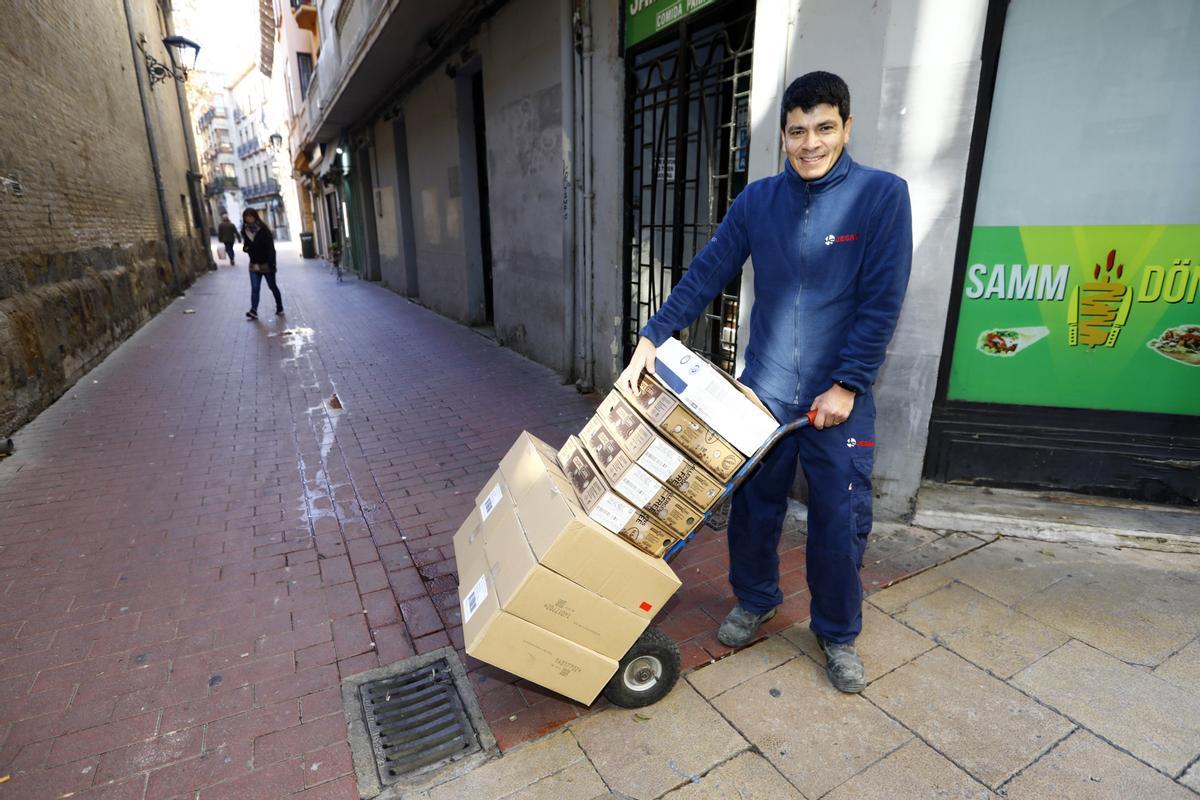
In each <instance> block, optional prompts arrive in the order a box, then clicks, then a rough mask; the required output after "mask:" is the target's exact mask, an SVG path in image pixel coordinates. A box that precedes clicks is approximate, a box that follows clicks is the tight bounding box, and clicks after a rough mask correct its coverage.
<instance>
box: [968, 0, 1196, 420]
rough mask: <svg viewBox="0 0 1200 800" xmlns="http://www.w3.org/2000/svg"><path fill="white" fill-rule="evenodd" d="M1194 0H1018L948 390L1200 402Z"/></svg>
mask: <svg viewBox="0 0 1200 800" xmlns="http://www.w3.org/2000/svg"><path fill="white" fill-rule="evenodd" d="M1196 41H1200V4H1197V3H1196V2H1194V0H1103V1H1102V2H1095V3H1090V2H1080V1H1079V0H1012V1H1011V2H1010V4H1009V6H1008V11H1007V17H1006V20H1005V26H1004V36H1003V39H1002V43H1001V51H1000V62H999V67H998V71H997V75H996V86H995V94H994V100H993V107H992V112H991V117H990V122H989V127H988V135H987V145H986V151H985V153H984V159H983V170H982V175H981V179H980V186H979V194H978V203H977V207H976V214H975V220H974V228H973V230H972V236H971V244H970V251H969V255H968V258H967V262H966V266H965V269H966V274H965V276H964V281H963V291H962V296H961V304H960V309H959V316H958V326H957V333H956V336H955V341H954V349H953V355H952V362H951V371H950V381H949V386H948V390H947V397H948V399H950V400H966V401H974V402H989V403H1005V404H1018V405H1035V406H1053V407H1061V408H1084V409H1087V408H1091V409H1110V410H1124V411H1141V412H1152V413H1164V414H1184V415H1200V179H1198V178H1197V176H1200V147H1197V144H1196V142H1197V141H1198V139H1197V131H1200V100H1198V98H1200V59H1196V58H1189V57H1187V53H1189V52H1190V51H1191V50H1192V49H1193V45H1194V43H1195V42H1196Z"/></svg>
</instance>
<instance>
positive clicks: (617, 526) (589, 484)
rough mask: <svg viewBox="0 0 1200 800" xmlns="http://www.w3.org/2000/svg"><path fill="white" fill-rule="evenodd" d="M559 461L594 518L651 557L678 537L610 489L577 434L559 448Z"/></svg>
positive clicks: (580, 499)
mask: <svg viewBox="0 0 1200 800" xmlns="http://www.w3.org/2000/svg"><path fill="white" fill-rule="evenodd" d="M558 461H559V463H560V464H562V466H563V470H564V471H565V472H566V473H567V478H568V479H569V480H570V481H571V486H572V487H573V488H574V489H575V496H576V497H578V498H579V502H580V503H581V504H582V505H583V508H584V510H585V511H586V512H587V515H588V516H589V517H591V518H592V519H593V520H595V521H596V522H599V523H600V524H601V525H603V526H604V527H605V528H607V529H608V530H610V531H612V532H613V533H615V534H617V535H619V536H621V537H622V538H624V539H627V540H629V541H630V542H633V543H634V544H635V545H637V546H638V547H640V548H641V549H643V550H645V551H646V552H647V553H649V554H650V555H652V556H661V555H662V554H663V553H665V552H666V551H667V550H668V549H669V548H670V547H671V545H673V544H675V541H676V539H677V538H678V537H676V536H675V534H673V533H671V532H669V531H668V530H666V529H665V528H663V527H662V526H660V525H659V524H658V520H657V519H656V518H655V517H654V516H653V515H652V514H651V513H650V512H649V511H644V510H642V509H640V508H638V507H637V506H635V505H633V504H632V503H630V502H628V501H626V500H625V499H624V498H623V497H621V495H619V494H617V493H616V492H615V491H613V489H612V488H611V487H610V486H609V485H608V483H607V482H605V480H604V477H603V475H601V474H600V468H599V467H598V466H596V463H595V462H594V461H592V458H591V456H589V455H588V452H587V448H586V447H584V445H583V442H581V441H580V440H579V438H578V437H576V436H572V437H570V438H568V439H567V443H566V444H565V445H563V447H562V449H561V450H559V451H558ZM651 480H653V479H651Z"/></svg>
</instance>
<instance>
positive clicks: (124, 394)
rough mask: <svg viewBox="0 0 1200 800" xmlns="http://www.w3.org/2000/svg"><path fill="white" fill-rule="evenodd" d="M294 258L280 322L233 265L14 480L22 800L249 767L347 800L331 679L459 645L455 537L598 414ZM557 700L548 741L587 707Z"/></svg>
mask: <svg viewBox="0 0 1200 800" xmlns="http://www.w3.org/2000/svg"><path fill="white" fill-rule="evenodd" d="M239 256H240V254H239ZM241 258H243V259H244V256H241ZM280 261H281V265H280V278H279V282H280V286H281V289H282V291H283V294H284V301H285V304H286V310H287V314H286V316H284V317H275V316H273V315H272V313H271V312H272V311H273V303H272V300H271V298H270V294H269V292H267V291H266V287H265V286H264V292H263V294H264V302H263V303H262V305H261V306H260V308H259V311H260V312H261V314H262V316H261V317H260V319H259V321H258V322H249V321H247V320H246V319H245V318H244V317H243V314H244V313H245V311H246V308H247V307H248V305H249V304H248V286H247V283H248V282H247V279H246V272H245V262H244V261H243V260H240V261H239V263H238V265H237V267H236V268H235V269H230V268H229V267H228V266H226V267H224V268H222V269H221V270H220V271H218V272H216V273H210V274H209V275H207V276H205V277H203V278H201V279H200V280H199V281H198V282H197V283H196V284H195V285H194V286H193V287H192V288H191V290H190V291H189V292H188V293H187V296H186V297H184V298H180V299H178V300H177V301H175V302H174V303H173V304H172V305H170V306H169V307H168V308H167V309H166V310H165V311H163V312H162V313H161V314H160V315H159V316H158V317H156V318H155V319H153V320H152V321H151V322H149V323H148V324H147V325H146V326H144V327H143V328H142V329H141V330H139V331H138V332H137V333H136V334H135V335H134V336H133V337H132V338H131V339H129V341H127V342H126V343H124V344H123V345H122V346H121V347H120V348H119V349H118V350H117V351H116V352H115V353H113V354H112V355H111V356H110V357H109V358H108V359H106V360H105V361H104V362H103V363H102V364H101V365H100V366H98V367H97V368H96V369H95V370H93V371H92V372H91V373H89V374H88V375H87V376H86V377H85V378H84V379H83V380H82V381H80V382H79V383H78V384H77V385H76V386H74V387H73V388H72V389H71V390H70V391H69V392H68V393H67V394H66V395H65V396H63V397H62V398H60V399H59V400H58V402H56V403H55V404H54V405H53V406H52V407H51V408H49V409H48V410H46V411H45V412H44V413H42V414H41V415H40V416H38V417H37V419H36V420H35V421H34V422H32V423H31V424H29V425H27V426H26V427H25V428H23V429H22V430H20V431H19V432H18V434H17V435H16V436H15V437H14V438H15V443H16V453H15V455H13V456H12V457H10V458H8V459H5V460H3V461H0V487H2V488H0V509H2V512H0V513H2V516H0V582H2V583H0V586H2V587H3V604H2V607H3V611H2V612H0V659H3V660H0V706H2V707H3V709H4V713H3V715H2V716H0V721H2V722H4V723H6V724H5V725H4V726H3V727H0V737H3V745H2V749H0V764H4V765H7V767H6V769H5V771H4V772H5V774H11V775H13V784H12V785H11V788H14V789H15V788H16V786H19V785H20V786H25V787H27V788H25V789H23V790H21V791H20V792H19V793H18V795H19V796H21V797H58V796H59V795H60V794H63V793H66V792H70V791H75V792H76V793H77V794H76V795H75V796H79V797H87V796H91V795H88V794H87V793H86V792H83V790H84V789H85V788H86V787H88V786H90V785H91V784H93V782H94V783H96V784H102V783H105V782H107V781H111V780H113V779H118V780H120V779H124V778H126V777H132V781H131V787H132V786H134V785H136V786H139V787H140V786H141V785H142V783H143V782H145V781H146V773H147V771H149V772H150V776H149V791H148V793H147V795H146V796H148V797H168V796H174V795H176V794H177V793H181V792H185V791H186V792H188V793H189V796H190V793H191V792H193V791H195V790H196V789H199V788H201V787H203V786H207V785H210V784H216V783H219V782H223V781H228V780H230V779H236V778H239V777H241V776H249V777H248V778H246V780H244V781H239V782H237V783H234V784H228V788H227V791H226V794H227V795H228V796H231V797H250V796H271V797H274V796H281V795H282V794H283V792H282V790H281V789H280V788H279V787H281V786H287V787H291V788H292V790H295V791H299V790H301V789H303V788H305V786H310V785H314V784H321V785H322V788H321V790H320V793H319V796H322V797H324V796H329V797H335V796H336V797H351V796H354V791H353V779H352V777H348V776H349V773H350V772H351V765H350V759H349V749H348V748H347V746H346V744H345V736H346V726H345V723H344V721H343V716H342V709H341V701H340V699H339V695H338V681H339V678H340V677H342V676H345V675H349V674H354V673H356V672H361V671H363V670H366V669H370V668H373V667H375V666H378V665H379V664H380V663H390V662H392V661H395V660H398V659H402V658H404V657H406V656H409V655H411V654H413V653H414V652H426V651H429V650H433V649H436V648H439V647H442V646H444V645H446V644H449V643H450V642H453V643H454V644H455V645H456V646H458V647H460V648H461V646H462V640H461V635H460V632H459V631H460V628H459V618H458V612H457V608H458V602H457V583H456V578H455V575H454V561H453V553H452V549H451V546H450V538H451V535H452V533H453V532H454V530H455V529H456V528H457V526H458V525H459V523H460V522H461V521H462V519H463V518H464V517H465V516H466V513H467V511H468V509H469V508H470V506H471V504H472V499H473V497H474V495H475V493H476V492H477V491H478V489H479V487H480V486H481V485H482V484H483V482H484V480H486V478H487V476H488V474H490V472H491V471H492V470H493V469H494V468H495V464H496V462H497V461H498V460H499V458H500V456H502V455H503V454H504V452H505V451H506V449H507V448H508V446H509V444H511V442H512V440H513V438H514V437H515V436H516V435H517V434H518V433H519V432H520V431H521V430H522V429H524V428H529V429H530V430H533V431H535V432H536V433H537V434H538V435H541V436H543V437H545V438H547V439H549V440H555V439H557V440H562V439H563V438H565V436H566V434H567V433H568V432H569V431H574V430H577V429H578V428H579V426H580V425H581V424H582V422H583V421H584V420H585V419H586V418H587V416H588V415H589V414H590V413H591V409H592V403H591V402H590V401H589V399H588V398H585V397H582V396H580V395H579V394H578V393H577V392H576V391H575V390H574V388H573V387H569V386H561V385H559V382H558V380H557V379H556V377H555V376H554V375H553V373H552V372H551V371H550V370H548V369H546V368H544V367H541V366H538V365H536V364H533V363H532V362H529V361H526V360H525V359H523V358H521V357H519V356H516V355H515V354H513V353H512V352H511V351H508V350H505V349H503V348H500V347H497V346H496V345H495V344H494V343H492V342H490V341H488V340H486V339H484V338H483V337H481V336H479V335H478V334H476V333H474V332H472V331H470V330H469V329H467V328H464V327H461V326H459V325H457V324H455V323H453V322H450V321H448V320H446V319H444V318H441V317H438V316H436V315H434V314H432V313H430V312H427V311H425V310H424V309H421V308H419V307H417V306H415V305H412V304H411V303H409V302H407V301H405V300H404V299H402V298H400V297H398V296H397V295H395V294H393V293H391V292H388V291H386V290H384V289H381V288H380V287H378V286H376V285H371V284H367V283H362V282H359V281H356V280H347V281H346V282H344V283H342V284H338V283H336V282H335V279H334V277H333V276H332V275H331V274H329V273H328V272H327V271H326V269H325V268H324V267H323V266H318V262H307V263H306V262H302V261H301V260H300V259H299V258H298V257H297V256H296V254H295V252H294V251H291V252H288V251H284V252H282V253H281V256H280ZM335 394H336V395H337V397H338V398H339V402H340V405H341V406H342V408H341V409H340V410H339V409H336V408H334V405H336V404H334V403H331V399H332V398H333V397H334V395H335ZM487 675H488V673H487V672H480V673H478V674H477V678H478V681H479V682H483V683H486V682H487ZM509 680H512V679H511V678H509ZM485 688H490V687H485ZM542 699H544V698H543V697H540V696H539V697H535V698H534V700H535V701H536V700H542ZM546 702H553V703H554V704H555V705H556V706H562V708H561V709H560V710H559V712H558V716H555V715H554V714H550V713H548V712H542V714H541V717H542V722H541V724H542V725H546V724H555V723H557V722H558V721H561V720H560V719H559V717H561V716H562V715H563V714H564V713H566V714H567V715H568V716H569V717H571V718H573V717H574V716H575V712H574V709H573V708H571V707H570V706H568V705H567V704H565V703H561V702H560V701H557V700H555V701H549V700H547V701H546ZM515 710H517V709H515V708H506V709H505V712H506V718H507V716H511V715H512V712H513V711H515ZM509 738H510V740H511V738H512V737H511V736H510V737H509ZM331 780H333V782H332V783H328V782H329V781H331ZM116 785H117V786H119V785H122V784H120V783H118V784H116ZM223 785H224V784H223ZM255 787H260V788H259V789H255ZM261 787H271V788H270V791H269V793H268V794H265V795H264V794H261V792H262V791H264V789H263V788H261ZM9 788H10V787H4V786H0V792H3V791H5V790H7V789H9ZM129 791H130V795H129V796H137V797H141V796H142V795H141V793H140V791H139V790H135V789H133V788H130V790H129ZM255 792H259V794H255ZM210 794H211V793H206V794H205V797H208V796H210ZM104 796H105V797H109V796H122V797H123V796H125V795H124V794H120V793H119V792H118V791H117V790H116V789H114V788H113V787H109V788H108V793H106V794H105V795H104ZM222 796H224V795H222ZM306 796H307V795H306Z"/></svg>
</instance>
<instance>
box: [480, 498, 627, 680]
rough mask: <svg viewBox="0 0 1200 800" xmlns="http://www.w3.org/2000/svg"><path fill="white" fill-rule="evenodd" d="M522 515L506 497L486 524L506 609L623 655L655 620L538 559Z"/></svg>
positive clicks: (491, 563) (486, 546) (487, 550)
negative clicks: (589, 588)
mask: <svg viewBox="0 0 1200 800" xmlns="http://www.w3.org/2000/svg"><path fill="white" fill-rule="evenodd" d="M519 515H520V509H519V508H517V507H516V506H515V505H512V504H511V503H506V502H501V503H499V504H498V505H497V506H496V507H495V509H494V510H493V511H492V512H491V513H490V514H489V515H488V518H487V520H486V521H484V522H483V524H482V527H483V528H484V533H483V535H482V540H483V553H484V556H485V557H486V559H487V566H488V571H489V572H490V573H491V575H492V579H493V581H494V582H495V584H496V593H497V596H498V597H499V601H500V608H501V609H503V610H504V611H506V612H508V613H509V614H513V615H514V616H517V617H520V618H521V619H523V620H526V621H528V622H532V623H533V624H534V625H537V626H538V627H539V628H545V629H546V630H548V631H551V632H553V633H557V634H558V635H559V636H562V637H563V638H565V639H570V640H571V641H573V642H577V643H578V644H581V645H583V646H584V647H586V648H588V649H589V650H594V651H596V652H597V653H600V654H601V655H605V656H609V657H610V658H615V659H618V660H619V659H620V658H621V657H622V656H624V655H625V653H627V652H628V651H629V648H630V647H631V646H632V645H633V643H634V642H635V641H637V638H638V637H639V636H641V634H642V631H644V630H645V629H646V625H647V624H649V620H648V619H646V617H645V616H644V615H641V614H635V613H634V612H632V611H627V610H625V609H624V608H621V607H620V606H618V605H617V604H616V603H614V602H612V601H611V600H608V599H606V598H604V597H601V596H600V595H598V594H596V593H594V592H591V591H589V590H588V589H585V588H583V587H582V586H580V585H579V584H577V583H575V582H574V581H570V580H567V579H566V578H564V577H563V576H562V575H559V574H558V573H557V572H554V571H553V570H550V569H549V568H547V567H543V566H542V565H540V564H538V562H537V557H536V556H534V554H533V549H532V548H531V547H530V545H529V540H528V538H527V537H526V535H525V529H524V527H523V525H522V522H521V519H520V516H519Z"/></svg>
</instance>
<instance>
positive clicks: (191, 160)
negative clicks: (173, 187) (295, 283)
mask: <svg viewBox="0 0 1200 800" xmlns="http://www.w3.org/2000/svg"><path fill="white" fill-rule="evenodd" d="M168 5H170V4H168ZM172 11H173V9H172V8H169V7H168V8H164V9H163V21H164V22H165V23H166V25H167V36H174V35H175V21H174V18H173V16H172V13H171V12H172ZM172 82H173V83H174V84H175V99H176V101H177V102H178V105H179V124H180V125H182V126H183V139H184V146H185V149H186V150H187V157H188V174H187V179H188V192H189V194H190V196H191V199H192V203H193V204H194V205H195V206H196V216H197V217H199V224H200V227H199V229H198V230H197V231H196V233H197V239H198V240H199V242H200V244H201V246H202V247H203V249H204V261H205V263H206V264H207V265H208V268H209V269H210V270H216V268H217V262H215V261H213V255H212V248H211V247H209V246H208V244H207V243H208V241H209V233H208V232H209V231H210V230H211V229H212V228H213V227H214V226H213V223H212V220H211V219H209V216H208V203H206V202H204V192H203V187H199V191H197V187H198V186H199V184H200V160H199V159H198V158H197V157H196V136H195V134H193V133H192V120H191V117H190V116H189V114H188V102H187V95H186V94H185V93H184V91H183V84H182V83H180V82H179V81H172Z"/></svg>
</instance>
